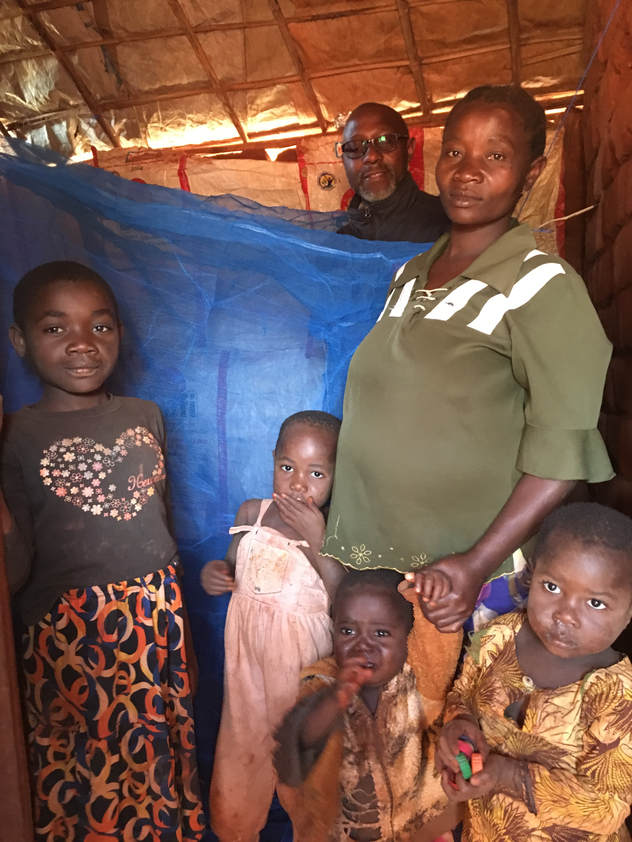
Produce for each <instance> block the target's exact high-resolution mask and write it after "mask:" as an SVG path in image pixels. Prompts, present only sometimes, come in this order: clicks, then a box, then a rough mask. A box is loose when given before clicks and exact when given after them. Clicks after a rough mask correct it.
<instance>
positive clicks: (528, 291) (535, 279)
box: [468, 263, 566, 336]
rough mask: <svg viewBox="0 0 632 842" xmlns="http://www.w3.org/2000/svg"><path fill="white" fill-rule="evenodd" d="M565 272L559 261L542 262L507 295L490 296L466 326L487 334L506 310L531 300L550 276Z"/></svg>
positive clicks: (513, 308)
mask: <svg viewBox="0 0 632 842" xmlns="http://www.w3.org/2000/svg"><path fill="white" fill-rule="evenodd" d="M565 274H566V272H565V271H564V269H563V267H562V266H560V264H559V263H543V264H542V266H537V267H536V268H535V269H532V270H531V271H530V272H528V273H527V274H526V275H525V276H524V278H521V279H520V280H519V281H517V282H516V283H515V284H514V287H513V289H512V290H511V292H510V293H509V295H502V293H499V294H498V295H494V297H493V298H490V299H489V301H488V302H487V303H486V304H484V305H483V307H482V308H481V312H480V313H479V314H478V316H477V317H476V318H475V319H474V321H473V322H470V323H469V325H468V327H471V328H474V330H478V331H480V332H481V333H486V334H487V335H488V336H489V334H490V333H491V332H492V331H493V330H494V328H496V327H497V326H498V324H499V323H500V321H501V319H502V317H503V316H504V315H505V313H506V312H507V311H508V310H515V309H516V308H517V307H522V305H523V304H526V303H527V302H528V301H531V299H532V298H533V296H534V295H536V293H538V292H539V291H540V290H541V289H542V287H544V286H545V285H546V284H548V282H549V281H550V280H551V278H554V277H555V276H556V275H565Z"/></svg>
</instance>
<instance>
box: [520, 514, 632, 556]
mask: <svg viewBox="0 0 632 842" xmlns="http://www.w3.org/2000/svg"><path fill="white" fill-rule="evenodd" d="M559 534H564V535H566V536H568V537H569V538H571V539H573V540H574V541H578V542H579V543H580V544H583V545H584V546H586V547H592V546H596V547H602V548H603V549H604V550H610V551H611V552H613V553H623V554H625V555H627V556H628V557H629V567H630V569H632V520H631V519H630V518H629V517H627V516H626V515H624V514H621V512H617V511H616V510H615V509H610V508H609V507H608V506H602V505H600V504H599V503H569V504H568V505H567V506H562V507H561V508H559V509H556V510H555V511H554V512H551V514H550V515H548V517H546V518H545V520H544V523H543V524H542V527H541V528H540V532H539V534H538V538H537V541H536V544H535V547H534V550H533V557H532V564H533V565H534V566H535V564H536V562H537V560H538V558H539V557H540V556H542V555H544V553H545V552H546V551H547V548H548V545H549V542H550V540H551V538H552V536H553V535H559Z"/></svg>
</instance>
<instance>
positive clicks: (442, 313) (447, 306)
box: [424, 280, 487, 322]
mask: <svg viewBox="0 0 632 842" xmlns="http://www.w3.org/2000/svg"><path fill="white" fill-rule="evenodd" d="M486 286H487V284H486V283H485V282H484V281H474V280H472V281H466V283H464V284H462V285H461V286H460V287H458V288H457V289H453V290H452V292H451V293H450V294H449V295H446V297H445V298H444V299H443V301H440V302H439V303H438V304H437V306H436V307H435V308H434V310H431V311H430V313H428V315H427V316H424V318H426V319H438V320H439V321H441V322H447V320H448V319H449V318H450V317H451V316H453V315H454V314H455V313H458V312H459V310H462V309H463V308H464V307H465V305H466V304H467V302H468V301H469V300H470V298H471V297H472V296H473V295H476V293H477V292H480V290H482V289H484V288H485V287H486Z"/></svg>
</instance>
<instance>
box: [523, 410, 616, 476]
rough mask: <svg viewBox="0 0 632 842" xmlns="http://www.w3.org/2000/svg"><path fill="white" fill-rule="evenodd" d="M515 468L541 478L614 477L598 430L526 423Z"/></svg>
mask: <svg viewBox="0 0 632 842" xmlns="http://www.w3.org/2000/svg"><path fill="white" fill-rule="evenodd" d="M516 467H517V469H518V470H519V471H521V472H522V473H523V474H532V475H533V476H536V477H541V478H542V479H558V480H586V481H587V482H605V481H606V480H609V479H612V477H613V476H614V471H613V470H612V465H611V464H610V459H609V458H608V453H607V451H606V446H605V444H604V441H603V439H602V438H601V434H600V432H599V431H598V430H553V429H550V428H546V427H532V426H531V425H530V424H526V425H525V428H524V430H523V433H522V441H521V442H520V449H519V450H518V459H517V462H516Z"/></svg>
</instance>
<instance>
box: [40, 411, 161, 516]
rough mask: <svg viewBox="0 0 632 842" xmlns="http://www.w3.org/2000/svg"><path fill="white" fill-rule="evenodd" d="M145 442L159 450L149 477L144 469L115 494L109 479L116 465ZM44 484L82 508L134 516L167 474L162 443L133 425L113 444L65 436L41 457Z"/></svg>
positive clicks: (154, 450) (68, 501)
mask: <svg viewBox="0 0 632 842" xmlns="http://www.w3.org/2000/svg"><path fill="white" fill-rule="evenodd" d="M143 444H145V445H147V446H149V447H150V448H151V449H152V450H153V452H154V453H155V454H156V467H155V468H154V470H153V471H152V474H151V476H150V477H147V478H145V477H144V476H143V473H142V467H141V471H140V473H139V474H138V476H131V477H130V478H129V480H128V485H127V488H126V489H125V491H127V492H129V494H128V496H118V497H115V496H114V495H115V493H116V492H117V487H116V485H114V483H112V482H108V475H109V474H111V473H112V469H113V468H114V466H115V465H117V464H118V463H120V462H122V461H123V460H124V459H125V457H126V456H127V455H128V454H129V453H130V451H131V450H132V449H133V448H135V447H141V446H142V445H143ZM40 465H41V466H42V469H41V470H40V476H41V477H42V478H43V482H44V485H45V486H47V487H48V488H50V490H51V491H54V492H55V494H56V495H57V497H61V498H63V500H64V501H65V502H66V503H72V504H73V505H74V506H81V509H82V511H84V512H90V513H91V514H93V515H99V516H102V517H113V518H116V520H131V519H132V518H133V517H136V515H137V514H138V513H139V512H140V511H141V509H142V508H143V506H144V505H145V503H147V501H148V500H149V498H150V497H153V495H154V494H155V489H154V485H155V484H156V483H157V482H160V480H162V479H164V478H165V458H164V456H163V453H162V450H161V449H160V445H159V444H158V442H157V441H156V439H155V438H154V437H153V435H152V434H151V433H150V432H149V430H147V429H146V428H145V427H135V428H134V429H133V430H132V429H131V428H130V429H128V430H126V431H125V432H124V433H123V434H122V435H120V436H119V437H118V438H117V439H116V443H115V445H114V447H112V448H110V447H105V445H103V444H99V443H98V442H95V441H94V439H82V438H81V437H76V438H73V439H62V440H61V441H57V442H55V444H52V445H51V446H50V447H49V448H48V449H47V450H45V451H44V457H43V459H41V460H40ZM119 493H120V492H119Z"/></svg>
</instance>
